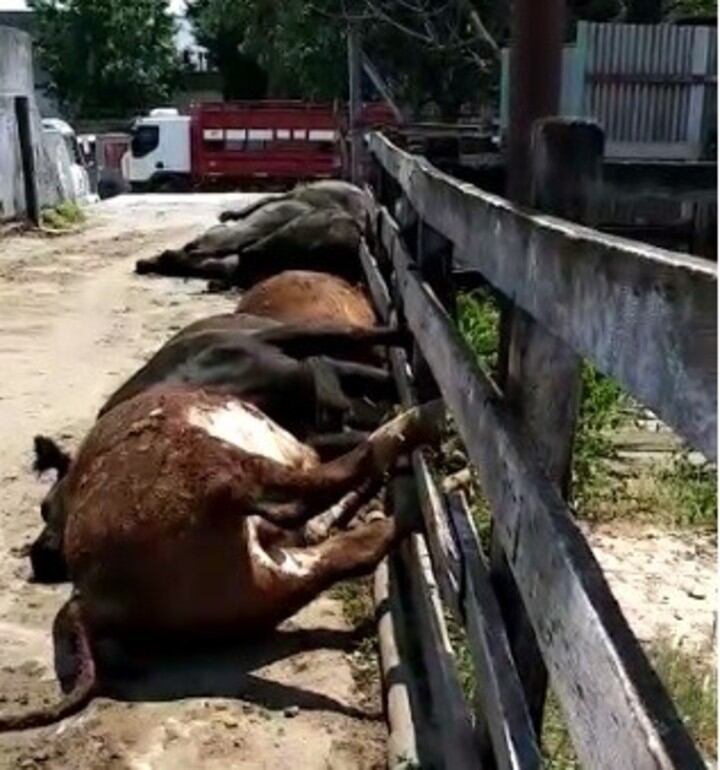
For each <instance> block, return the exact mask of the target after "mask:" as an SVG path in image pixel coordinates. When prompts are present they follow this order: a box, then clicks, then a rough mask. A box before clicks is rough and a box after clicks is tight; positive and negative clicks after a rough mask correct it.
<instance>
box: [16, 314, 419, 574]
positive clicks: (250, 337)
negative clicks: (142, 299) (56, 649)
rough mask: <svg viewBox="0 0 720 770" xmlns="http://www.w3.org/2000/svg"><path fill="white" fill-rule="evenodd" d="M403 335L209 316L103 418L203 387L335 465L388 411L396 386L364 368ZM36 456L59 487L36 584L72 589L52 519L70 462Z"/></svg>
mask: <svg viewBox="0 0 720 770" xmlns="http://www.w3.org/2000/svg"><path fill="white" fill-rule="evenodd" d="M404 336H405V335H404V334H403V333H401V332H399V331H397V330H395V329H391V328H374V329H362V328H357V327H349V326H342V325H337V324H335V325H328V324H325V325H318V326H313V327H306V326H302V325H292V324H280V323H277V322H275V321H272V320H271V319H267V318H262V317H255V316H249V315H246V314H241V313H235V314H228V315H219V316H210V317H209V318H205V319H202V320H200V321H196V322H194V323H192V324H190V325H188V326H187V327H185V328H184V329H182V330H181V331H180V332H178V333H177V334H176V335H175V336H174V337H172V338H171V339H170V340H168V342H166V343H165V344H164V345H163V346H162V347H161V348H160V349H159V350H158V351H157V352H156V353H155V354H154V355H153V356H152V357H151V358H150V359H149V360H148V362H147V363H146V364H145V365H144V366H143V367H141V368H140V369H139V370H138V371H137V372H135V374H133V375H132V376H131V377H130V378H129V379H128V380H127V381H126V382H124V383H123V384H122V385H121V386H120V387H119V388H118V389H117V390H116V391H115V392H114V393H113V394H112V395H111V396H110V397H109V398H108V399H107V401H106V402H105V404H104V405H103V406H102V408H101V409H100V412H99V415H98V416H99V417H102V416H103V415H104V414H106V413H107V412H109V411H110V410H111V409H114V408H115V407H116V406H117V405H118V404H121V403H123V402H124V401H127V400H128V399H130V398H134V397H135V396H137V395H138V394H139V393H141V392H143V391H145V390H148V389H149V388H152V387H156V386H159V385H164V386H181V385H185V386H187V385H190V386H198V387H204V388H206V389H212V390H213V391H216V392H220V393H227V394H230V395H234V396H236V397H239V398H242V399H244V400H246V401H249V402H251V403H253V404H254V405H255V406H257V407H258V408H260V409H262V410H263V412H264V413H265V414H267V415H268V416H269V417H270V418H272V419H273V420H275V421H277V422H279V423H280V424H281V425H282V426H283V427H284V428H285V429H288V430H290V431H291V432H292V433H294V434H295V435H296V436H298V437H300V438H302V439H304V440H307V441H309V442H310V443H311V444H312V445H313V446H315V447H317V448H318V451H320V452H321V453H322V455H323V457H329V456H332V455H334V454H337V453H339V452H342V451H345V450H346V449H348V448H350V447H351V446H353V445H354V444H356V443H357V442H358V441H359V440H361V439H362V438H363V436H364V434H363V433H362V432H361V431H363V430H366V429H368V428H374V427H376V426H377V424H378V422H379V420H380V419H381V416H382V414H384V413H385V412H386V411H387V409H388V407H389V405H390V403H391V402H392V400H393V397H394V388H393V385H392V382H391V378H390V376H389V374H388V373H387V372H386V371H385V370H383V369H380V368H378V367H376V366H372V365H367V364H364V363H362V361H364V360H368V351H370V349H371V348H372V347H373V346H376V345H383V344H384V345H393V344H398V343H402V342H403V341H404ZM368 398H372V399H373V400H374V403H375V406H373V404H372V403H370V402H368ZM348 427H350V428H352V430H348ZM357 429H361V431H358V430H357ZM35 454H36V462H35V467H36V470H38V471H39V472H42V471H47V470H53V469H54V470H55V471H56V472H57V482H56V485H55V486H54V487H53V488H52V489H51V490H50V491H49V493H48V494H47V495H46V498H45V500H44V501H43V503H42V505H41V514H42V518H43V520H44V522H45V525H44V527H43V529H42V531H41V532H40V534H39V535H38V536H37V538H36V539H35V540H34V541H33V543H32V544H31V545H30V547H29V557H30V562H31V565H32V572H33V577H34V579H35V580H37V581H39V582H44V583H55V582H62V581H64V580H67V566H66V565H65V561H64V557H63V530H62V527H61V525H60V524H59V523H58V517H57V516H49V515H48V510H53V509H55V508H57V505H58V502H57V500H58V493H57V487H58V486H61V485H62V484H63V481H62V479H63V476H64V475H65V473H66V471H67V468H68V467H69V465H70V457H69V455H67V453H65V452H64V451H63V450H61V449H60V448H59V447H58V446H57V445H56V444H55V443H54V442H53V441H52V440H51V439H48V438H46V437H43V436H38V437H36V439H35Z"/></svg>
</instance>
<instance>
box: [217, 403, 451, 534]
mask: <svg viewBox="0 0 720 770" xmlns="http://www.w3.org/2000/svg"><path fill="white" fill-rule="evenodd" d="M443 415H444V407H443V405H442V402H441V401H435V402H431V403H428V404H424V405H423V406H421V407H413V408H412V409H408V410H407V411H405V412H403V413H402V414H400V415H399V416H398V417H396V418H395V419H393V420H391V421H390V422H388V423H386V424H385V425H383V426H382V427H381V428H379V429H378V430H376V431H375V432H374V433H373V434H372V435H371V436H370V438H369V439H368V440H367V441H366V442H364V443H363V444H362V445H360V446H359V447H357V448H356V449H354V450H352V451H351V452H349V453H348V454H346V455H343V456H342V457H339V458H338V459H336V460H333V461H331V462H328V463H324V464H322V465H320V466H318V467H316V468H313V469H312V470H311V471H302V470H298V469H294V468H288V467H286V466H283V465H280V464H278V463H274V462H273V461H271V460H265V459H263V460H259V461H258V462H262V463H263V464H267V465H268V466H272V471H270V467H268V469H267V472H265V473H263V474H262V475H263V478H264V479H265V481H264V484H263V487H262V489H261V490H260V491H259V494H257V495H255V497H254V498H253V499H252V500H248V499H247V495H244V496H242V497H238V498H237V499H238V502H241V503H242V504H244V505H245V506H246V510H251V511H252V512H253V513H256V514H257V515H259V516H261V517H262V518H264V519H266V520H268V521H270V522H272V523H273V524H277V525H278V526H282V527H285V526H287V527H290V528H295V527H298V526H300V525H301V524H304V523H305V522H307V521H309V520H310V519H311V518H312V517H313V516H315V515H317V513H318V511H319V510H321V509H323V508H327V507H329V506H331V505H332V504H333V503H334V502H336V501H337V500H339V499H340V498H341V497H342V496H343V495H345V494H346V493H348V492H350V491H351V490H353V489H357V488H358V487H359V486H360V485H361V484H363V483H364V482H366V481H371V482H377V481H382V480H383V478H384V476H385V474H386V473H387V472H388V471H389V470H390V469H391V468H392V466H393V465H394V464H395V462H396V460H397V458H398V457H399V456H400V455H401V454H403V453H404V452H407V451H410V450H412V449H414V448H415V447H417V446H420V445H421V444H425V443H434V442H435V441H437V440H438V439H439V437H440V430H441V426H442V417H443ZM214 489H215V490H216V493H218V492H219V494H220V495H221V496H224V498H225V499H226V500H227V502H228V503H230V501H232V500H234V499H235V496H236V495H240V494H241V488H240V487H238V488H237V492H235V486H234V483H233V479H232V478H231V477H229V476H228V478H226V479H223V480H220V479H216V480H215V482H214Z"/></svg>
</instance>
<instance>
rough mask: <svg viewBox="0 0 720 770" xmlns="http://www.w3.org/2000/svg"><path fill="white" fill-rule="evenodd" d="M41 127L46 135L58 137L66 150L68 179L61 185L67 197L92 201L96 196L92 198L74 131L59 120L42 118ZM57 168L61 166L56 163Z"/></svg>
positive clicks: (81, 200)
mask: <svg viewBox="0 0 720 770" xmlns="http://www.w3.org/2000/svg"><path fill="white" fill-rule="evenodd" d="M42 126H43V131H44V132H45V133H46V135H53V134H54V135H59V137H60V138H61V140H62V143H63V145H64V146H65V148H66V150H67V155H68V157H69V165H70V178H69V179H66V180H63V184H64V186H65V187H66V188H68V189H66V191H65V192H66V194H67V195H68V197H70V198H72V199H74V200H77V201H80V202H83V203H89V202H91V201H92V200H94V199H95V198H96V197H97V196H94V195H93V194H92V192H91V190H90V177H89V175H88V172H87V169H86V168H85V161H84V159H83V156H82V152H81V151H80V145H79V144H78V140H77V136H76V135H75V131H74V130H73V129H72V127H71V126H70V125H69V124H68V123H66V122H65V121H64V120H60V119H59V118H43V121H42ZM58 166H59V167H60V168H62V164H60V163H58Z"/></svg>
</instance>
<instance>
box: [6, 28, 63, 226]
mask: <svg viewBox="0 0 720 770" xmlns="http://www.w3.org/2000/svg"><path fill="white" fill-rule="evenodd" d="M16 96H26V97H28V99H29V100H30V120H31V128H32V142H33V149H34V154H35V169H36V174H37V183H38V192H39V196H40V205H41V206H55V205H57V203H59V202H60V201H61V200H63V199H64V196H63V190H62V184H61V182H60V172H59V170H58V168H57V165H56V164H55V163H54V162H53V160H52V159H51V156H50V154H49V153H48V151H47V149H46V147H45V143H44V139H43V129H42V122H41V118H40V113H39V111H38V107H37V103H36V101H35V97H34V82H33V67H32V43H31V40H30V37H29V35H28V34H27V33H25V32H22V31H21V30H18V29H13V28H11V27H0V220H2V219H9V218H12V217H17V216H21V215H22V214H23V213H24V211H25V186H24V181H23V174H22V162H21V158H20V143H19V141H18V133H17V121H16V118H15V97H16Z"/></svg>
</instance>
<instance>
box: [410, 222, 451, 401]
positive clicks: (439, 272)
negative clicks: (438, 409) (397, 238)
mask: <svg viewBox="0 0 720 770" xmlns="http://www.w3.org/2000/svg"><path fill="white" fill-rule="evenodd" d="M410 246H411V251H412V252H413V254H414V256H415V259H416V260H417V264H418V268H419V270H420V275H421V276H422V278H423V280H424V281H426V282H427V284H428V285H429V286H430V288H431V289H432V290H433V292H434V293H435V296H436V297H437V298H438V299H439V300H440V303H441V304H442V305H443V307H444V308H445V309H446V310H447V311H448V313H450V315H451V316H452V317H453V318H454V317H455V315H456V298H455V291H454V289H453V285H452V265H453V245H452V243H451V242H450V241H449V240H447V238H444V237H443V236H442V235H440V233H438V232H437V231H435V230H433V229H432V228H431V227H428V225H426V224H425V223H424V222H423V221H422V219H420V218H419V217H418V222H417V235H416V241H415V243H414V244H410ZM413 247H414V248H413ZM412 368H413V372H414V375H415V379H414V382H415V389H416V391H417V395H418V399H419V401H420V402H423V401H429V400H430V399H433V398H437V397H438V396H439V394H440V390H439V388H438V386H437V383H436V382H435V378H434V377H433V375H432V372H431V371H430V367H429V366H428V365H427V363H426V362H425V359H424V358H423V356H422V354H421V353H420V350H419V349H418V346H417V344H415V345H413V351H412Z"/></svg>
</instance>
